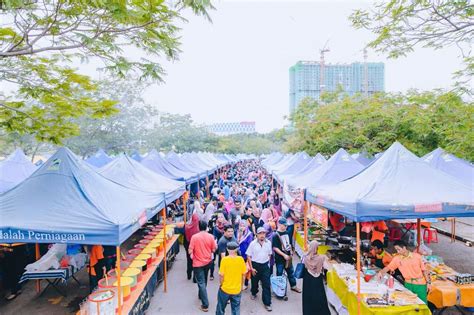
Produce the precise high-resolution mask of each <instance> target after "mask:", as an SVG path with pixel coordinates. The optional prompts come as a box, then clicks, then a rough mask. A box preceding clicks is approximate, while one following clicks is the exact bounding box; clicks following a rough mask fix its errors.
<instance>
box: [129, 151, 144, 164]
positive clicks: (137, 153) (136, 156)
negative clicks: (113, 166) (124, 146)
mask: <svg viewBox="0 0 474 315" xmlns="http://www.w3.org/2000/svg"><path fill="white" fill-rule="evenodd" d="M130 157H131V158H132V159H134V160H135V161H137V162H140V161H141V160H142V158H143V157H142V156H141V155H140V153H139V152H138V151H134V152H133V153H132V155H131V156H130Z"/></svg>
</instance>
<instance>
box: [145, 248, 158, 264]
mask: <svg viewBox="0 0 474 315" xmlns="http://www.w3.org/2000/svg"><path fill="white" fill-rule="evenodd" d="M142 254H147V255H150V256H151V260H152V261H154V260H155V259H156V248H154V247H146V248H144V249H143V251H142Z"/></svg>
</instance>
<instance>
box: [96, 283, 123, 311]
mask: <svg viewBox="0 0 474 315" xmlns="http://www.w3.org/2000/svg"><path fill="white" fill-rule="evenodd" d="M106 280H108V284H107V281H106ZM115 281H117V277H109V279H105V278H103V279H100V280H99V290H112V291H114V293H115V299H116V300H117V299H118V291H117V287H115V286H114V282H115ZM121 304H123V295H122V302H121ZM117 305H118V302H117Z"/></svg>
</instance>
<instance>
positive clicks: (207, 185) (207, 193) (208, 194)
mask: <svg viewBox="0 0 474 315" xmlns="http://www.w3.org/2000/svg"><path fill="white" fill-rule="evenodd" d="M210 195H211V194H210V193H209V176H207V177H206V196H207V199H210V198H211V197H210Z"/></svg>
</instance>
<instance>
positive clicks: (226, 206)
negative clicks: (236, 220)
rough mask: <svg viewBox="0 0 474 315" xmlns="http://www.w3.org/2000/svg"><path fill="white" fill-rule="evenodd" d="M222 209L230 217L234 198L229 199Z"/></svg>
mask: <svg viewBox="0 0 474 315" xmlns="http://www.w3.org/2000/svg"><path fill="white" fill-rule="evenodd" d="M224 209H225V211H226V212H227V214H228V215H230V212H231V211H232V209H235V204H234V198H232V197H231V198H229V199H228V200H227V202H226V203H225V205H224Z"/></svg>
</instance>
